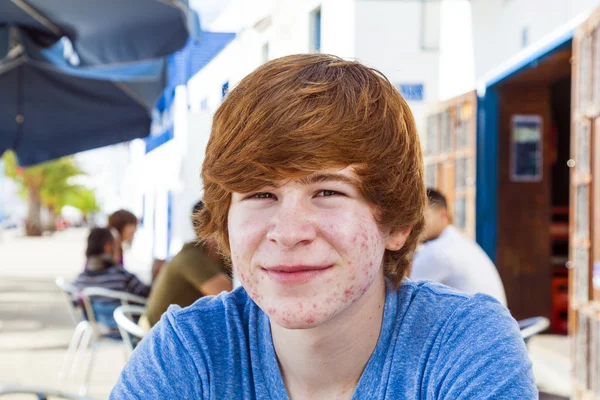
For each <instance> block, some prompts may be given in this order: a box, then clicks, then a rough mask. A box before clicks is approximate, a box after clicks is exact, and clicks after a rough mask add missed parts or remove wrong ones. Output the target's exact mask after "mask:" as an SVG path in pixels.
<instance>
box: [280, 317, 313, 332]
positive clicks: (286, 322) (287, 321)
mask: <svg viewBox="0 0 600 400" xmlns="http://www.w3.org/2000/svg"><path fill="white" fill-rule="evenodd" d="M269 318H270V320H271V321H272V322H274V323H276V324H277V325H279V326H280V327H282V328H285V329H292V330H300V329H311V328H314V327H316V326H319V325H320V324H322V323H323V322H324V321H320V320H316V319H314V318H311V317H308V318H306V319H304V318H298V317H296V318H285V317H282V318H279V317H277V316H275V317H271V316H269Z"/></svg>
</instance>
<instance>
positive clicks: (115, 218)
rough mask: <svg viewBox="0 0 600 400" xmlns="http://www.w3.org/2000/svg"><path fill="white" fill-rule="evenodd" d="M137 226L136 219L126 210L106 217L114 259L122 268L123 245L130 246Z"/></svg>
mask: <svg viewBox="0 0 600 400" xmlns="http://www.w3.org/2000/svg"><path fill="white" fill-rule="evenodd" d="M137 226H138V219H137V217H136V216H135V215H134V214H133V213H132V212H130V211H127V210H118V211H115V212H114V213H112V214H111V215H110V217H108V228H109V229H110V230H111V232H112V234H113V236H114V238H115V245H114V248H113V253H114V259H115V260H116V261H117V262H118V263H119V264H120V265H121V266H123V267H124V263H123V245H127V246H131V243H132V242H133V236H134V235H135V231H136V230H137Z"/></svg>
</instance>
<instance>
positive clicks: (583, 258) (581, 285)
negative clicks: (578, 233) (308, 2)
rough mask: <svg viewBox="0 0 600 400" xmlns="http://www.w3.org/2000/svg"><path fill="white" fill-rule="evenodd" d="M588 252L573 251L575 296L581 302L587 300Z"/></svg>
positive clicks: (585, 250)
mask: <svg viewBox="0 0 600 400" xmlns="http://www.w3.org/2000/svg"><path fill="white" fill-rule="evenodd" d="M588 264H589V250H588V249H586V248H581V247H577V248H576V249H575V296H576V297H577V299H579V300H581V301H588V300H589V293H588V291H589V288H588V279H589V265H588Z"/></svg>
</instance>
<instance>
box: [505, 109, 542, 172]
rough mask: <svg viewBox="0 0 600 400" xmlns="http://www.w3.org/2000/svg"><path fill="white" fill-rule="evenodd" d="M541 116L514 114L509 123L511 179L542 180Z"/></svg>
mask: <svg viewBox="0 0 600 400" xmlns="http://www.w3.org/2000/svg"><path fill="white" fill-rule="evenodd" d="M542 141H543V133H542V117H541V116H539V115H514V116H513V117H512V124H511V160H510V161H511V162H510V164H511V174H510V175H511V176H510V177H511V180H512V181H513V182H539V181H541V180H542V151H543V147H542Z"/></svg>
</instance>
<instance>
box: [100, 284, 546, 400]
mask: <svg viewBox="0 0 600 400" xmlns="http://www.w3.org/2000/svg"><path fill="white" fill-rule="evenodd" d="M110 398H111V399H159V398H160V399H215V400H221V399H272V400H279V399H288V395H287V392H286V389H285V386H284V384H283V379H282V377H281V373H280V370H279V366H278V363H277V358H276V355H275V350H274V347H273V341H272V338H271V329H270V325H269V318H268V316H267V315H266V314H265V313H263V312H262V310H261V309H260V308H259V307H258V306H257V305H256V304H255V303H254V301H252V300H251V299H250V297H249V296H248V295H247V294H246V291H245V290H244V289H243V288H238V289H237V290H235V291H233V292H231V293H228V294H221V295H219V296H216V297H205V298H202V299H200V300H198V301H197V302H196V303H194V304H193V305H192V306H190V307H188V308H184V309H180V308H179V307H177V306H171V307H170V308H169V310H168V311H167V312H166V313H165V314H164V315H163V317H162V319H161V322H160V323H159V324H157V325H156V326H155V327H154V328H153V330H152V331H151V333H150V334H149V335H148V336H147V337H146V338H144V340H142V342H141V343H140V345H139V346H138V348H136V350H135V351H134V352H133V355H132V356H131V359H130V360H129V362H128V363H127V366H126V367H125V369H124V370H123V372H122V374H121V377H120V378H119V381H118V383H117V385H116V386H115V388H114V389H113V392H112V394H111V396H110ZM353 398H354V399H369V400H371V399H478V400H482V399H511V400H512V399H537V389H536V387H535V383H534V378H533V374H532V371H531V363H530V361H529V359H528V357H527V351H526V349H525V345H524V342H523V340H522V339H521V337H520V333H519V328H518V325H517V323H516V321H515V320H514V319H513V318H512V317H511V315H510V314H509V312H508V310H507V309H506V308H504V307H503V306H502V305H500V303H498V302H497V301H496V300H495V299H493V298H492V297H490V296H487V295H483V294H476V295H466V294H462V293H458V292H456V291H454V290H452V289H450V288H447V287H445V286H442V285H439V284H436V283H433V282H426V281H423V282H413V281H410V280H405V282H404V283H403V284H402V285H401V287H400V289H399V290H397V291H396V290H392V289H390V288H389V287H388V290H387V294H386V300H385V309H384V315H383V323H382V326H381V333H380V336H379V340H378V342H377V345H376V347H375V350H374V352H373V354H372V355H371V358H370V360H369V362H368V363H367V366H366V367H365V369H364V371H363V374H362V376H361V378H360V381H359V383H358V386H357V388H356V391H355V393H354V397H353Z"/></svg>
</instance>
